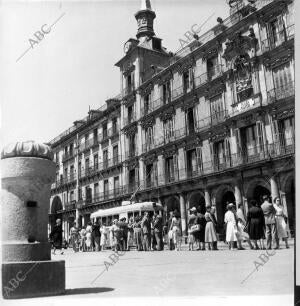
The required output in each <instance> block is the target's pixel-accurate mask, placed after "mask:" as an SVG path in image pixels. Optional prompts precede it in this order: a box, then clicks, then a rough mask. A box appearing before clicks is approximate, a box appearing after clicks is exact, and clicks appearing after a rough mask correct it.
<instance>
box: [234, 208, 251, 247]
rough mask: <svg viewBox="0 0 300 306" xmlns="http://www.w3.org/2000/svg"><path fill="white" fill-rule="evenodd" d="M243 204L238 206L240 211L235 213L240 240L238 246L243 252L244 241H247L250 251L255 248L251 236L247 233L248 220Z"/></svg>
mask: <svg viewBox="0 0 300 306" xmlns="http://www.w3.org/2000/svg"><path fill="white" fill-rule="evenodd" d="M242 208H243V204H239V205H238V209H237V211H236V213H235V215H236V221H237V230H238V231H237V239H238V245H239V249H240V250H243V249H244V248H243V246H242V242H243V241H247V243H248V244H249V247H250V249H253V246H252V244H251V240H250V237H249V234H248V233H246V231H245V226H246V223H247V222H246V220H245V217H244V212H243V209H242Z"/></svg>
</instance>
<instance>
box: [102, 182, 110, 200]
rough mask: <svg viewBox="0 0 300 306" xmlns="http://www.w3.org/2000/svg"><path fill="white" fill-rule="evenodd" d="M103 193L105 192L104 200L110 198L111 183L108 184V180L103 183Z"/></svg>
mask: <svg viewBox="0 0 300 306" xmlns="http://www.w3.org/2000/svg"><path fill="white" fill-rule="evenodd" d="M103 191H104V199H108V197H109V182H108V180H104V182H103Z"/></svg>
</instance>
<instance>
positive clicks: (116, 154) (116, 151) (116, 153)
mask: <svg viewBox="0 0 300 306" xmlns="http://www.w3.org/2000/svg"><path fill="white" fill-rule="evenodd" d="M113 162H114V165H115V164H117V163H118V162H119V147H118V146H114V147H113Z"/></svg>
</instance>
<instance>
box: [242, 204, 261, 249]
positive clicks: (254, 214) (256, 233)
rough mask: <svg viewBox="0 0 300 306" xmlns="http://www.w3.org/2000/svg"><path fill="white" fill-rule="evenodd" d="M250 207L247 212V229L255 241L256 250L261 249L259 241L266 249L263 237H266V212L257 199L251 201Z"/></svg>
mask: <svg viewBox="0 0 300 306" xmlns="http://www.w3.org/2000/svg"><path fill="white" fill-rule="evenodd" d="M249 204H250V208H249V210H248V214H247V223H246V228H245V230H246V231H247V232H248V234H249V237H250V239H251V240H252V241H253V243H254V247H255V249H256V250H259V249H260V248H259V247H258V244H257V241H260V246H261V248H262V249H264V248H265V247H264V242H263V239H264V237H265V234H264V233H265V217H264V213H263V211H262V209H261V207H260V206H259V204H258V202H257V201H256V200H251V201H250V203H249Z"/></svg>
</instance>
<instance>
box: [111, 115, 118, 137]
mask: <svg viewBox="0 0 300 306" xmlns="http://www.w3.org/2000/svg"><path fill="white" fill-rule="evenodd" d="M112 131H113V135H114V134H117V133H118V123H117V118H114V119H113V120H112Z"/></svg>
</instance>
